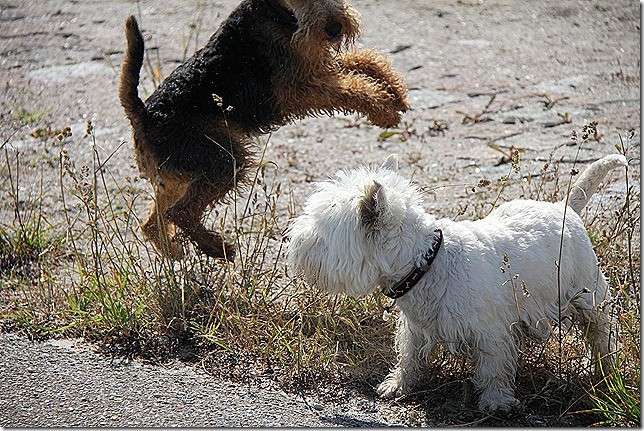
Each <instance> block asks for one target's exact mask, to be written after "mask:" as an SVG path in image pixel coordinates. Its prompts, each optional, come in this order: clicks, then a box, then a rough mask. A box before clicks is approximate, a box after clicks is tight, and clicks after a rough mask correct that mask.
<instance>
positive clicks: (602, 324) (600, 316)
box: [572, 275, 617, 373]
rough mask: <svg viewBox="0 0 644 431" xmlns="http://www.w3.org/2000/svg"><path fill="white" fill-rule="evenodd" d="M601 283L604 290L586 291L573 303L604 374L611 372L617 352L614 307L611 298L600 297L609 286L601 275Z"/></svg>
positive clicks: (585, 335)
mask: <svg viewBox="0 0 644 431" xmlns="http://www.w3.org/2000/svg"><path fill="white" fill-rule="evenodd" d="M599 283H600V284H602V285H603V288H600V289H597V291H595V292H593V291H584V292H583V293H580V294H578V295H577V296H576V297H575V299H573V301H572V305H573V306H574V308H575V311H576V313H577V319H578V321H579V324H580V326H581V330H582V331H583V333H584V338H585V339H586V342H587V343H588V345H589V346H590V347H591V350H592V354H593V358H594V359H599V360H600V361H601V365H602V368H603V371H604V373H608V372H610V367H611V365H612V363H613V362H612V353H613V352H615V350H616V348H617V347H616V340H615V337H616V335H615V333H614V331H613V330H612V329H613V325H612V317H611V313H612V307H611V305H610V302H609V301H610V298H608V297H600V296H602V295H601V294H600V293H599V292H606V291H607V289H608V286H607V284H606V281H605V280H604V278H603V276H601V275H600V280H599Z"/></svg>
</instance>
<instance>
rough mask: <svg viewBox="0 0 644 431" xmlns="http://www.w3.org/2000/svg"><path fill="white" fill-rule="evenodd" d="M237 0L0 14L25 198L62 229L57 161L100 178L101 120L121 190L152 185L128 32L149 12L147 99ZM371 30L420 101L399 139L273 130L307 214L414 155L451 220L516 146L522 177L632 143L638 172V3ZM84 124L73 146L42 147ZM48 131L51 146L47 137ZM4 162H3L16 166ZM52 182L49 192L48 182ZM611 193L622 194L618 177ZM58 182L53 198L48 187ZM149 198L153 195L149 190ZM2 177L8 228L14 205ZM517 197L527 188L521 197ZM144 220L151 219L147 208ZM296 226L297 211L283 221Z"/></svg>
mask: <svg viewBox="0 0 644 431" xmlns="http://www.w3.org/2000/svg"><path fill="white" fill-rule="evenodd" d="M236 3H237V0H218V1H207V2H206V1H185V0H169V1H163V2H160V1H148V0H144V1H136V2H135V1H102V0H96V1H90V0H83V1H81V0H77V1H64V2H63V1H57V0H39V1H18V0H0V88H2V90H1V92H0V145H2V143H5V144H4V145H3V147H4V149H5V150H7V152H8V154H9V155H10V157H11V156H12V155H15V154H20V157H21V160H22V163H23V165H26V166H29V169H28V170H27V171H26V172H25V173H24V174H23V178H21V182H20V188H21V194H22V196H40V195H42V205H43V211H44V214H45V215H46V216H47V217H48V219H50V220H55V219H56V218H58V219H60V220H62V219H63V216H64V214H63V210H62V208H63V207H62V203H61V202H60V198H59V193H57V187H58V186H57V184H58V178H59V168H58V157H59V153H60V151H61V150H62V149H65V150H67V152H68V154H69V155H70V157H72V158H73V160H74V161H75V163H76V164H77V165H78V166H82V165H84V164H90V163H91V160H92V146H91V142H90V140H89V139H87V138H85V139H84V138H83V135H84V131H85V128H86V123H87V121H88V120H91V121H92V124H93V125H94V127H95V131H96V137H97V151H98V152H99V153H100V154H101V157H102V158H103V159H107V158H108V157H109V161H108V163H106V165H105V170H106V171H107V172H108V173H109V175H108V177H109V178H111V179H112V180H113V182H114V183H113V184H112V185H111V187H114V188H115V189H117V188H118V187H119V185H120V184H122V183H123V182H125V181H126V179H127V178H134V177H136V176H137V174H138V172H137V169H136V166H135V163H134V158H133V151H132V148H131V143H130V126H129V123H128V122H127V120H126V119H125V117H124V115H123V111H122V109H121V107H120V105H119V103H118V100H117V92H116V88H117V81H118V74H119V69H120V62H121V60H122V57H123V49H124V34H123V21H124V19H125V18H126V17H127V16H128V15H129V14H136V15H137V17H139V19H140V21H139V22H140V25H141V28H142V29H143V31H144V35H145V38H146V44H147V45H146V48H147V55H148V56H149V59H150V62H149V66H151V68H150V67H147V68H146V70H145V72H144V74H143V79H142V86H141V91H142V94H143V95H144V96H146V95H149V94H150V93H151V91H152V90H153V88H154V85H153V82H152V79H151V70H153V69H154V70H155V71H156V72H157V73H158V75H159V76H160V77H162V76H166V75H167V74H169V73H170V72H171V71H172V70H173V69H174V68H175V67H176V66H177V65H178V64H179V63H180V62H181V61H182V60H183V59H184V58H186V55H187V56H190V55H191V53H192V52H194V50H195V49H196V48H198V47H201V46H202V45H203V44H204V43H205V41H206V40H207V38H208V37H209V36H210V35H211V34H212V33H213V32H214V31H215V30H216V29H217V27H218V25H219V23H220V22H221V21H222V19H223V18H224V17H225V16H227V15H228V13H229V12H230V11H231V10H232V8H233V7H234V6H235V4H236ZM352 4H353V5H354V6H355V7H356V9H358V10H359V11H360V12H361V14H362V17H363V24H364V29H363V35H362V39H361V40H360V42H359V46H361V47H369V48H375V49H377V50H379V51H381V52H383V53H387V54H389V55H390V56H391V58H392V60H393V64H394V66H395V67H396V68H397V69H398V70H400V71H401V72H402V73H403V75H404V77H405V79H406V81H407V84H408V86H409V88H410V94H409V102H410V105H411V109H410V110H409V111H408V112H407V113H406V114H405V115H404V117H403V122H404V123H403V124H401V127H400V128H399V129H396V130H394V131H396V132H398V133H395V134H393V135H392V136H390V137H386V138H385V137H382V136H381V133H382V130H381V129H378V128H377V127H374V126H371V125H369V124H368V123H367V122H366V121H365V120H363V119H358V118H354V117H344V116H336V117H320V118H309V119H305V120H302V121H299V122H296V123H294V124H291V125H288V126H285V127H283V128H281V129H280V130H278V131H276V132H274V133H273V134H272V135H271V136H270V139H269V138H268V137H262V138H261V139H260V142H262V143H265V142H267V141H268V144H267V149H266V156H265V157H266V159H268V160H271V161H273V162H274V163H275V165H276V166H277V169H276V170H272V171H271V173H270V175H273V176H274V178H273V179H274V180H278V181H280V182H281V183H282V188H283V189H285V190H288V191H290V192H291V193H292V195H293V200H294V208H295V210H296V211H297V210H299V209H300V208H301V205H302V204H303V203H304V200H305V198H306V196H308V194H309V193H310V191H311V190H312V185H311V183H312V181H318V180H323V179H326V178H328V176H329V175H332V174H333V173H334V172H335V171H337V170H338V169H341V168H351V167H355V166H357V165H360V164H363V163H380V162H381V161H383V160H384V158H385V157H386V156H387V155H388V154H390V153H394V152H396V153H399V154H400V156H401V163H400V164H401V170H402V173H403V174H405V175H409V176H413V178H414V180H415V181H416V182H417V183H418V184H420V185H422V186H424V187H426V188H428V189H431V190H432V191H433V193H428V194H427V196H426V207H427V210H428V211H433V212H435V213H436V214H437V215H441V216H453V215H454V214H456V213H457V212H458V210H459V208H463V207H464V206H465V205H466V204H471V203H472V199H473V197H472V194H471V192H470V189H471V187H472V186H474V185H476V184H477V183H478V182H479V180H481V179H483V178H487V179H491V180H493V181H496V180H498V179H499V178H500V177H501V176H503V175H505V174H507V173H508V171H509V165H508V164H507V163H499V162H500V161H501V159H502V157H503V153H504V152H506V153H507V152H508V151H509V150H508V149H509V148H510V147H514V148H519V149H521V150H522V153H521V172H520V176H525V175H528V174H529V173H534V174H537V173H539V172H540V170H541V168H542V167H543V165H544V163H545V162H547V161H548V160H549V159H550V153H551V152H552V151H553V149H554V148H555V147H559V148H558V149H557V151H556V153H555V157H554V159H555V160H561V162H562V165H561V172H564V171H566V169H569V167H570V166H571V165H570V162H572V161H573V160H574V159H575V158H576V157H577V159H578V161H579V163H580V165H579V169H583V167H584V165H585V164H587V163H590V162H592V161H594V160H596V159H598V158H600V157H601V156H603V155H605V154H609V153H613V152H615V148H614V145H615V144H618V143H619V135H621V136H622V137H623V138H624V140H626V136H627V135H628V134H629V131H630V130H634V131H635V134H634V138H633V140H632V141H631V142H630V146H631V149H630V150H629V158H630V159H631V160H630V163H631V165H632V169H633V170H634V171H635V176H636V178H637V180H638V181H639V172H640V150H639V146H640V131H641V129H640V4H639V3H638V2H635V1H625V0H580V1H572V0H556V1H554V0H548V1H539V2H517V1H511V0H505V1H503V0H472V1H469V0H468V1H466V0H432V1H429V0H395V1H394V0H354V1H353V2H352ZM591 121H596V122H598V124H599V125H598V131H599V133H600V135H601V137H600V139H599V140H598V141H592V142H589V143H587V144H586V145H584V146H583V147H582V148H579V147H578V146H576V145H566V144H570V142H571V139H570V136H571V132H572V131H573V130H581V128H582V126H583V125H584V124H587V123H588V122H591ZM65 126H70V127H71V130H72V134H73V136H72V138H70V139H67V140H65V141H64V142H63V143H60V142H59V141H57V140H56V139H55V138H54V136H45V137H34V136H32V135H33V134H34V132H36V133H35V134H36V135H37V134H38V130H40V131H41V134H42V133H45V134H46V133H47V131H48V130H56V129H62V128H63V127H65ZM42 131H44V132H42ZM3 157H4V156H3ZM41 180H42V182H41ZM609 180H610V181H611V182H613V185H612V186H611V187H609V188H608V190H609V192H610V193H614V194H617V195H619V194H620V193H623V190H624V184H623V179H621V177H620V174H618V173H616V172H615V173H612V174H611V175H610V176H609ZM42 184H44V185H45V186H44V192H41V191H40V189H41V187H42ZM136 184H137V186H138V187H141V188H142V189H149V185H148V184H147V183H146V182H138V183H136ZM9 186H10V185H9V181H8V179H7V173H6V172H0V226H2V225H9V224H11V220H12V217H13V209H12V208H13V206H12V205H13V202H12V201H11V200H10V198H9V194H8V193H6V192H5V191H6V190H8V187H9ZM511 193H514V194H516V195H518V194H519V193H520V187H515V188H513V189H511ZM140 205H141V212H143V211H144V207H145V206H147V203H146V202H142V203H141V204H140ZM282 210H283V211H284V212H286V209H285V208H284V209H282Z"/></svg>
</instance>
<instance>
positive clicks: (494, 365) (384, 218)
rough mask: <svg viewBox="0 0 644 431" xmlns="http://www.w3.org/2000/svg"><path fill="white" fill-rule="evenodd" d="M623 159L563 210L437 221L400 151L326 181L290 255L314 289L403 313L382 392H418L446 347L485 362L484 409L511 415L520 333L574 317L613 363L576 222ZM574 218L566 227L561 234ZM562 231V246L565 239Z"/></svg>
mask: <svg viewBox="0 0 644 431" xmlns="http://www.w3.org/2000/svg"><path fill="white" fill-rule="evenodd" d="M623 165H626V159H625V158H624V157H623V156H621V155H610V156H607V157H604V158H603V159H601V160H599V161H597V162H595V163H593V164H591V165H590V166H589V167H588V169H587V170H586V171H585V172H584V173H583V175H581V176H580V177H579V179H578V180H577V181H576V183H575V184H574V186H573V188H572V190H571V193H570V196H569V199H568V207H566V206H565V204H564V203H562V202H559V203H546V202H537V201H532V200H515V201H512V202H507V203H504V204H503V205H501V206H499V207H498V208H497V209H495V210H494V211H492V212H491V213H490V214H489V215H488V216H487V217H485V218H484V219H481V220H477V221H462V222H454V221H452V220H448V219H436V218H435V217H434V216H432V215H430V214H426V213H425V211H424V210H423V207H422V198H421V194H420V192H419V189H418V188H417V187H416V186H414V185H413V184H412V183H411V182H410V181H408V180H407V179H405V178H403V177H402V176H401V175H400V174H398V172H397V170H398V158H397V156H396V155H395V154H392V155H391V156H389V157H388V158H387V160H386V161H385V163H384V164H383V165H382V166H381V167H380V168H379V169H370V168H365V167H360V168H358V169H355V170H352V171H341V172H339V173H338V174H337V177H338V179H337V180H330V181H327V182H323V183H319V184H318V187H317V191H316V192H315V193H314V194H313V195H311V196H310V197H309V199H308V201H307V203H306V207H305V210H304V214H303V215H301V216H299V217H297V218H296V219H295V220H294V221H293V223H292V225H291V227H290V229H289V236H290V243H289V246H288V259H289V262H290V264H291V266H292V267H293V268H294V269H295V270H296V271H297V272H298V273H301V274H303V275H304V277H305V279H306V281H307V282H308V283H309V284H311V285H317V286H318V287H319V288H321V289H324V290H326V291H328V292H333V293H338V292H345V293H346V294H348V295H351V296H356V295H361V294H367V293H370V292H373V291H375V290H376V289H377V288H378V287H379V286H380V287H381V288H382V289H383V293H384V294H386V295H387V296H390V297H392V298H397V299H396V304H397V306H398V307H399V308H400V311H401V313H400V318H399V322H398V332H397V334H396V349H397V352H398V363H397V365H396V367H395V368H394V369H393V370H392V371H391V373H390V374H389V375H388V376H387V378H386V379H385V381H384V382H382V383H381V384H380V386H379V387H378V393H379V394H380V395H381V396H383V397H391V396H397V395H402V394H406V393H409V392H410V390H411V389H412V386H413V384H414V383H415V382H416V380H417V377H418V371H419V366H420V359H421V358H423V359H424V358H428V357H429V355H430V353H431V351H432V348H433V347H434V346H435V345H436V344H437V343H442V344H443V345H444V346H445V347H446V348H447V349H449V350H450V351H451V352H453V353H463V354H467V355H470V356H471V357H472V358H473V359H474V360H475V363H476V370H475V375H474V384H475V386H476V388H477V389H478V390H479V391H481V395H480V400H479V408H480V409H485V410H496V409H502V410H509V409H510V408H512V407H514V406H516V405H518V404H519V402H518V400H517V399H516V398H515V397H514V390H513V385H514V379H515V372H516V368H517V346H516V337H517V335H519V334H520V333H526V334H530V335H532V336H537V337H540V338H544V337H547V336H548V335H550V334H551V331H552V326H551V325H553V324H556V323H557V322H558V321H559V318H560V317H561V318H562V319H561V322H562V325H565V324H567V323H570V320H576V321H577V322H578V323H579V324H580V325H583V328H584V329H585V331H584V332H585V333H587V341H588V342H589V344H590V345H591V346H592V347H593V352H594V354H595V355H599V356H601V357H604V358H607V357H608V355H609V354H610V352H611V351H612V349H613V348H614V340H612V339H611V338H612V337H611V331H610V319H609V318H608V315H609V311H610V310H609V309H608V308H609V307H610V305H609V304H607V301H608V299H609V296H610V293H609V290H608V286H607V283H606V280H605V278H604V275H603V274H602V272H601V270H600V268H599V266H598V263H597V257H596V256H595V253H594V251H593V248H592V245H591V243H590V240H589V238H588V233H587V232H586V229H585V228H584V225H583V222H582V220H581V218H580V217H579V215H578V214H579V212H580V211H581V210H582V209H583V208H584V206H585V205H586V203H587V202H588V199H589V198H590V196H591V195H592V194H593V193H594V192H595V191H596V190H597V187H598V186H599V183H600V181H601V180H602V179H603V178H604V176H605V175H606V173H607V172H608V171H610V170H611V169H614V168H616V167H618V166H623ZM564 220H565V227H564ZM562 230H563V247H562V246H561V244H562Z"/></svg>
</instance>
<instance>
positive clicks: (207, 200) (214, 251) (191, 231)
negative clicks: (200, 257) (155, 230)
mask: <svg viewBox="0 0 644 431" xmlns="http://www.w3.org/2000/svg"><path fill="white" fill-rule="evenodd" d="M228 190H229V189H228V188H226V187H222V186H221V185H218V184H212V183H210V182H208V181H206V180H197V181H194V182H193V183H192V184H190V186H189V187H188V189H187V190H186V192H185V193H184V195H183V196H182V197H181V198H180V199H179V200H178V201H177V202H176V203H175V204H174V205H172V206H171V207H170V208H168V210H167V211H166V215H167V217H168V218H169V219H170V220H171V221H172V222H173V223H175V224H176V225H177V226H178V227H179V228H181V230H182V231H183V232H184V233H185V234H186V235H187V236H188V238H190V240H192V241H193V242H194V243H195V244H196V246H197V247H198V248H199V250H201V251H202V252H203V253H205V254H206V255H208V256H210V257H214V258H217V259H227V260H229V261H232V260H233V258H234V256H235V248H234V246H232V245H230V244H227V243H226V242H225V241H224V239H223V237H222V236H221V235H219V234H217V233H215V232H212V231H209V230H207V229H206V228H205V227H204V225H203V223H202V221H201V219H202V216H203V214H204V212H205V211H206V208H207V207H208V205H210V204H211V203H213V202H218V201H220V200H221V199H222V198H223V197H224V196H225V194H226V193H227V192H228Z"/></svg>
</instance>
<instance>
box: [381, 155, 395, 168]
mask: <svg viewBox="0 0 644 431" xmlns="http://www.w3.org/2000/svg"><path fill="white" fill-rule="evenodd" d="M380 169H389V170H390V171H394V172H398V154H396V153H394V154H390V155H389V156H387V158H386V159H385V161H384V163H383V164H382V165H381V166H380Z"/></svg>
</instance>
